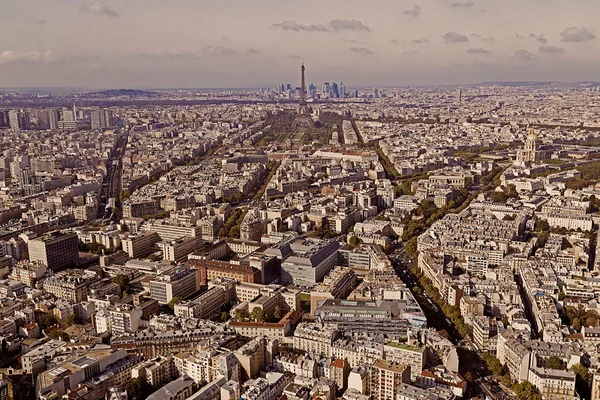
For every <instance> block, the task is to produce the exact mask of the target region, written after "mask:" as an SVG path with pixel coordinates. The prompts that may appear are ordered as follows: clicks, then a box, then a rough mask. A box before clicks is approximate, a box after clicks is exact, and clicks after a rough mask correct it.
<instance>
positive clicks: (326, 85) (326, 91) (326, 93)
mask: <svg viewBox="0 0 600 400" xmlns="http://www.w3.org/2000/svg"><path fill="white" fill-rule="evenodd" d="M330 90H331V88H330V87H329V82H325V83H324V84H323V87H322V88H321V92H322V93H323V95H324V96H326V97H329V91H330Z"/></svg>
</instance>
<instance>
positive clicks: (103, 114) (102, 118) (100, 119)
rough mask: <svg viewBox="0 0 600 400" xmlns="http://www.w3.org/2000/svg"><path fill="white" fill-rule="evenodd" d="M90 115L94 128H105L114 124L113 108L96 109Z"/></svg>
mask: <svg viewBox="0 0 600 400" xmlns="http://www.w3.org/2000/svg"><path fill="white" fill-rule="evenodd" d="M90 116H91V124H92V129H104V128H108V127H110V126H113V125H114V123H113V112H112V111H111V110H94V111H92V112H91V114H90Z"/></svg>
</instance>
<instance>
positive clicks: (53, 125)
mask: <svg viewBox="0 0 600 400" xmlns="http://www.w3.org/2000/svg"><path fill="white" fill-rule="evenodd" d="M38 128H40V129H58V112H57V111H56V110H47V111H40V112H38Z"/></svg>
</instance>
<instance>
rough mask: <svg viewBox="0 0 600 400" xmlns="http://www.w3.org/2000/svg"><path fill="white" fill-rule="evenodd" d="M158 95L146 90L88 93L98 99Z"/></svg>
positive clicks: (114, 90) (113, 90) (115, 90)
mask: <svg viewBox="0 0 600 400" xmlns="http://www.w3.org/2000/svg"><path fill="white" fill-rule="evenodd" d="M156 94H158V93H155V92H147V91H145V90H135V89H111V90H102V91H100V92H92V93H88V94H87V95H88V96H98V97H148V96H153V95H156Z"/></svg>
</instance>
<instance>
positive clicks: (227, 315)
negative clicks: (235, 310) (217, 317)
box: [221, 311, 229, 322]
mask: <svg viewBox="0 0 600 400" xmlns="http://www.w3.org/2000/svg"><path fill="white" fill-rule="evenodd" d="M228 319H229V314H228V313H227V311H223V312H222V313H221V321H223V322H227V320H228Z"/></svg>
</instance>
